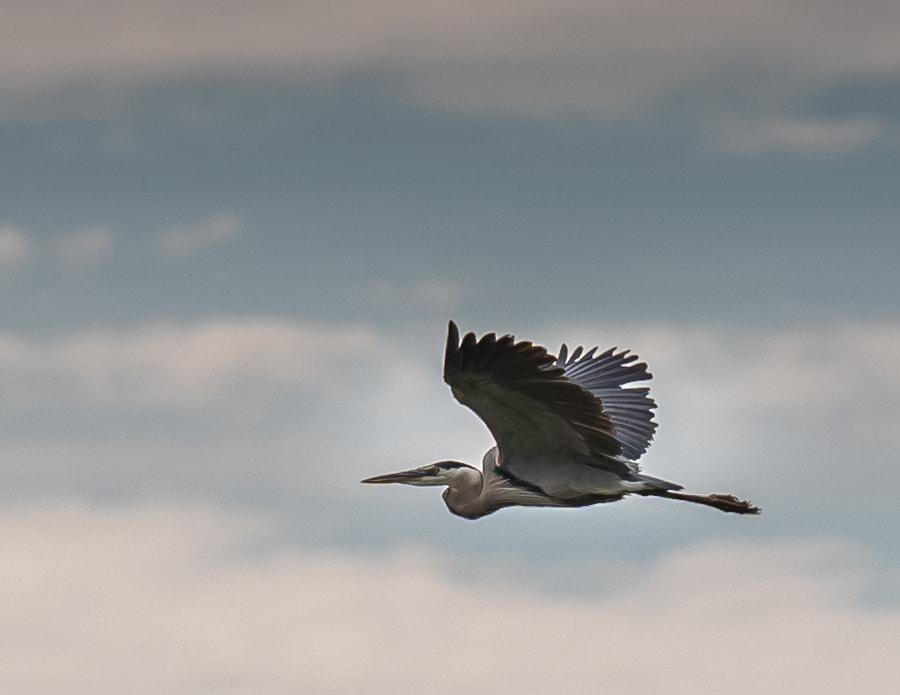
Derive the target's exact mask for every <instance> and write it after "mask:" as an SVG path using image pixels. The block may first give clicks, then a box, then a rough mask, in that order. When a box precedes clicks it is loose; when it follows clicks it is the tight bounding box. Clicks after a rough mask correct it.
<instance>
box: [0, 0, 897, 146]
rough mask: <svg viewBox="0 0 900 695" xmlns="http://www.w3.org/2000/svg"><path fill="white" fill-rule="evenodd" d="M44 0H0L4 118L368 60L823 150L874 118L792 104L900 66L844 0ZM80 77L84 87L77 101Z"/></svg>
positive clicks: (542, 104)
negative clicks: (738, 114)
mask: <svg viewBox="0 0 900 695" xmlns="http://www.w3.org/2000/svg"><path fill="white" fill-rule="evenodd" d="M52 5H53V7H52V9H48V5H47V3H42V4H40V5H36V4H35V3H30V2H24V1H22V2H12V3H9V2H8V3H6V4H5V6H4V19H5V21H4V22H3V24H2V27H0V66H5V67H2V68H0V84H2V85H3V87H2V91H0V94H2V95H3V96H4V102H5V104H6V105H5V106H4V108H3V111H4V112H5V113H6V114H7V116H9V115H10V114H15V113H16V109H19V110H24V111H26V112H28V111H29V110H30V111H34V110H35V109H36V108H37V107H38V106H40V105H43V106H41V108H40V113H41V117H42V118H46V114H47V113H54V111H51V110H49V109H47V108H46V103H45V102H43V101H42V100H41V97H42V95H46V94H49V93H53V92H58V93H59V94H60V95H62V96H64V97H65V99H64V100H60V102H61V103H60V104H59V109H58V110H56V111H55V113H62V112H64V111H66V112H71V110H72V109H73V108H74V109H76V110H77V112H78V115H79V116H84V115H87V114H91V113H93V112H94V110H95V109H96V108H98V105H99V107H101V108H104V109H105V108H109V107H110V95H111V94H114V93H116V92H117V91H118V90H123V93H124V92H125V91H127V89H128V88H132V87H134V86H135V85H141V84H151V83H159V82H160V81H162V80H166V79H176V80H177V79H183V78H185V77H187V78H191V77H198V76H199V77H204V76H220V77H221V76H230V77H234V76H235V75H241V76H248V75H249V76H257V75H265V76H266V78H267V79H268V80H269V81H272V80H274V81H276V82H277V81H283V82H285V83H288V84H291V83H295V82H297V81H301V82H305V83H310V84H312V83H321V82H322V81H327V80H330V79H334V78H338V77H340V76H341V75H345V74H352V73H353V72H354V71H359V70H368V71H371V70H375V71H381V72H382V73H386V74H390V75H392V77H393V80H392V83H393V84H395V85H398V84H399V85H401V86H403V87H404V88H405V93H406V94H407V95H409V96H411V97H412V98H415V99H421V100H424V101H427V102H428V103H430V104H435V103H437V104H440V105H442V106H443V107H445V108H448V109H452V110H464V111H474V112H479V113H481V112H501V113H502V112H515V113H529V114H537V115H544V114H560V113H563V114H571V113H576V114H578V113H580V114H587V115H590V116H597V115H599V116H614V117H615V116H623V115H624V116H627V117H628V118H629V119H630V120H633V119H634V118H635V117H636V116H638V115H641V114H643V115H645V116H646V114H647V112H648V110H649V111H652V110H653V108H656V107H659V108H662V109H663V110H664V111H665V113H666V116H665V117H666V118H669V117H672V116H673V110H672V109H671V107H670V105H666V106H663V104H668V102H669V100H672V101H674V102H675V103H680V104H682V105H684V104H691V106H689V107H688V111H689V112H691V113H695V112H701V113H702V112H705V111H706V110H707V109H710V111H709V112H710V113H713V114H716V113H720V112H721V111H722V110H723V108H725V109H726V110H728V108H729V105H733V104H735V103H744V104H751V105H753V106H752V109H753V110H759V109H762V110H765V109H766V108H769V109H772V110H774V111H775V112H776V113H781V114H782V115H781V116H779V118H777V119H776V122H777V123H779V124H780V125H778V126H777V127H775V126H771V125H770V126H768V127H767V128H766V129H765V130H764V131H762V132H760V133H759V134H757V135H754V136H753V137H749V136H748V135H746V134H744V135H743V136H742V137H741V138H739V140H738V142H737V143H736V144H735V145H734V147H735V149H738V150H740V149H742V148H743V149H746V148H748V147H751V146H754V147H756V146H762V147H772V146H773V142H774V144H777V145H778V146H780V147H784V146H794V145H795V144H796V145H799V146H800V147H801V148H802V149H809V148H810V147H813V146H817V145H819V144H820V143H823V142H824V145H825V149H826V150H829V151H830V150H833V148H834V143H833V141H832V140H831V136H832V135H835V134H836V135H837V136H838V137H839V139H841V141H842V142H844V143H846V144H850V143H852V142H856V141H857V140H859V139H860V138H863V139H865V138H864V137H863V136H866V137H868V136H869V135H870V133H869V131H868V130H867V127H864V128H863V129H862V130H864V131H866V132H864V133H863V132H860V126H859V125H857V124H856V123H855V122H854V123H849V124H831V125H823V124H822V123H815V122H814V120H813V121H810V122H808V123H803V122H802V121H800V120H796V119H795V120H794V121H793V122H792V119H787V120H784V114H786V113H790V112H791V110H792V107H795V106H796V103H797V101H798V99H799V100H802V99H803V98H804V97H806V96H809V95H811V94H815V93H816V91H817V90H821V89H823V88H825V87H827V86H828V85H833V84H838V83H846V81H847V80H853V79H856V78H876V79H880V78H883V77H884V76H886V75H896V74H898V72H900V48H898V46H897V41H896V30H895V28H896V25H897V20H898V17H897V12H898V10H897V7H896V4H894V3H892V2H888V1H885V0H866V1H864V2H859V3H854V5H853V6H852V8H851V7H850V6H849V5H847V6H844V5H840V4H834V3H824V4H823V3H820V2H814V1H813V0H782V1H781V2H775V1H773V0H755V1H754V2H739V1H737V0H734V1H731V2H720V1H715V0H701V1H699V2H696V1H694V2H687V1H683V2H679V1H674V2H672V1H670V2H666V1H665V0H652V1H650V2H642V3H637V4H636V3H630V4H629V3H621V2H618V1H617V0H604V1H602V2H589V1H587V0H566V1H563V2H556V3H546V2H516V3H512V2H509V0H483V1H482V2H477V3H476V2H459V3H452V4H448V3H444V2H437V1H420V2H411V1H410V0H391V1H389V2H382V3H378V5H377V8H376V7H374V6H373V5H372V4H371V3H367V2H362V1H360V0H344V1H341V2H312V3H308V2H307V3H285V2H282V1H281V0H261V1H260V2H255V3H252V4H248V3H227V4H224V5H223V4H222V3H216V2H210V1H209V0H193V1H191V2H183V1H182V2H176V1H175V0H162V1H159V2H153V3H150V2H131V3H120V2H113V1H112V0H88V1H86V2H81V3H79V4H78V9H77V10H76V9H74V7H73V6H71V4H70V3H65V2H57V3H52ZM84 86H87V87H88V89H87V90H84V89H81V93H85V94H88V93H89V94H91V97H90V99H89V100H86V101H81V102H79V100H78V99H73V98H72V97H73V96H75V95H76V94H77V93H78V91H79V88H80V87H84ZM735 97H737V98H736V99H735ZM63 106H65V108H63ZM188 111H190V109H188ZM194 113H195V114H196V111H194ZM210 117H211V116H210V114H207V115H206V116H202V117H201V119H200V120H201V122H208V120H209V118H210ZM188 120H191V117H190V116H189V117H188ZM726 120H728V119H726ZM654 123H655V124H658V119H657V120H655V121H654ZM655 127H656V126H655ZM760 138H761V141H759V142H758V140H759V139H760ZM773 139H774V141H773Z"/></svg>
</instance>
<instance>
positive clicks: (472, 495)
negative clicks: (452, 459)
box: [443, 468, 494, 519]
mask: <svg viewBox="0 0 900 695" xmlns="http://www.w3.org/2000/svg"><path fill="white" fill-rule="evenodd" d="M483 492H484V491H483V489H482V476H481V471H478V470H476V469H474V468H464V469H460V471H459V473H458V474H457V475H456V477H454V479H453V480H452V481H450V484H449V485H448V486H447V489H446V490H444V494H443V497H444V502H445V503H446V504H447V508H448V509H449V510H450V511H451V512H453V513H454V514H456V515H457V516H461V517H464V518H466V519H477V518H479V517H482V516H484V515H485V514H490V513H491V512H492V511H494V509H492V508H489V506H488V505H487V504H486V500H485V497H484V494H483Z"/></svg>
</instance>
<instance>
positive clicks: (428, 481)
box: [363, 321, 759, 519]
mask: <svg viewBox="0 0 900 695" xmlns="http://www.w3.org/2000/svg"><path fill="white" fill-rule="evenodd" d="M596 351H597V348H594V349H592V350H589V351H587V352H584V351H583V350H582V349H581V348H580V347H579V348H576V349H575V350H574V351H573V352H572V354H571V356H570V355H569V353H568V349H567V348H566V346H565V345H563V346H562V347H561V348H560V354H559V357H554V356H553V355H551V354H550V353H548V352H547V350H546V349H544V348H543V347H540V346H537V345H534V344H532V343H530V342H527V341H520V342H516V340H515V338H513V336H510V335H505V336H502V337H500V338H497V337H496V335H494V334H493V333H488V334H486V335H484V336H482V338H481V339H480V340H477V339H476V337H475V334H474V333H468V334H466V335H465V336H464V337H463V339H462V342H460V340H459V331H458V329H457V327H456V324H454V323H453V322H452V321H451V322H450V325H449V328H448V333H447V347H446V351H445V354H444V381H446V382H447V384H448V385H449V386H450V388H451V391H452V392H453V395H454V396H455V397H456V399H457V400H458V401H459V402H460V403H462V404H463V405H465V406H467V407H469V408H471V409H472V410H473V411H474V412H475V413H476V414H477V415H478V416H479V417H480V418H481V419H482V420H483V421H484V423H485V424H486V425H487V427H488V429H489V430H490V431H491V433H492V434H493V435H494V438H495V440H496V442H497V446H495V447H492V448H491V449H490V450H488V452H487V453H486V454H485V456H484V460H483V462H482V470H481V471H479V470H477V469H476V468H474V467H472V466H469V465H468V464H465V463H460V462H458V461H439V462H437V463H434V464H431V465H429V466H423V467H421V468H416V469H413V470H410V471H403V472H401V473H390V474H387V475H381V476H375V477H374V478H367V479H366V480H364V481H363V482H365V483H406V484H408V485H445V486H447V489H446V490H445V491H444V495H443V496H444V501H445V502H446V504H447V507H448V508H449V509H450V511H451V512H453V513H454V514H456V515H458V516H461V517H465V518H467V519H477V518H479V517H482V516H485V515H487V514H490V513H491V512H494V511H496V510H498V509H501V508H503V507H509V506H536V507H583V506H587V505H592V504H597V503H600V502H613V501H616V500H619V499H622V497H624V496H625V495H628V494H637V495H643V496H656V497H668V498H671V499H680V500H685V501H688V502H696V503H699V504H705V505H708V506H712V507H716V508H718V509H721V510H722V511H726V512H735V513H739V514H756V513H758V512H759V509H758V508H756V507H754V506H753V505H751V504H750V503H749V502H746V501H743V500H739V499H738V498H736V497H733V496H731V495H691V494H688V493H683V492H680V490H681V489H682V487H681V485H678V484H677V483H672V482H668V481H665V480H661V479H659V478H654V477H651V476H648V475H644V474H643V473H641V472H640V470H639V468H638V465H637V463H635V461H636V460H637V459H638V458H640V456H641V455H643V453H644V452H645V451H646V450H647V448H648V447H649V445H650V442H651V440H652V439H653V433H654V431H655V429H656V423H655V422H654V421H653V409H654V408H655V407H656V403H655V402H654V401H653V399H652V398H651V397H650V393H649V389H648V388H647V387H646V386H638V387H629V386H628V384H632V383H634V382H640V381H647V380H649V379H650V378H651V375H650V373H649V372H648V371H647V365H646V364H644V363H643V362H637V359H638V358H637V356H636V355H630V354H628V351H627V350H625V351H622V352H618V353H616V352H615V348H612V349H610V350H607V351H605V352H603V353H601V354H599V355H597V354H596Z"/></svg>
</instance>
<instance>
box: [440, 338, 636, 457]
mask: <svg viewBox="0 0 900 695" xmlns="http://www.w3.org/2000/svg"><path fill="white" fill-rule="evenodd" d="M579 354H580V353H579ZM444 381H446V382H447V384H449V385H450V387H451V389H452V391H453V395H454V396H455V397H456V399H457V400H458V401H459V402H460V403H462V404H464V405H466V406H468V407H469V408H471V409H472V410H473V411H474V412H475V413H476V414H477V415H478V416H479V417H480V418H481V419H482V420H484V422H485V424H486V425H487V426H488V429H490V430H491V433H492V434H493V435H494V437H495V439H496V440H497V445H498V446H499V448H500V451H501V452H502V453H503V454H504V455H506V456H510V455H512V453H513V452H516V453H520V454H522V455H527V456H529V457H534V456H539V455H541V454H542V453H546V454H549V453H552V454H558V453H561V452H564V451H569V452H571V453H574V454H580V455H587V456H591V457H596V458H598V459H600V460H602V462H603V465H604V466H606V465H608V466H609V467H610V468H611V469H616V470H619V469H621V472H622V473H623V474H627V473H630V469H628V467H627V465H625V464H624V463H621V462H616V461H614V460H612V459H611V457H615V456H618V455H620V454H621V453H622V444H621V443H620V441H619V440H618V439H617V437H616V430H615V427H614V424H613V421H612V420H611V418H610V417H609V415H608V414H607V413H605V412H604V410H603V406H602V405H601V403H600V401H599V400H598V399H597V398H595V397H594V396H593V395H592V394H591V393H590V392H589V391H586V390H585V389H584V388H582V387H581V386H580V385H579V384H578V383H576V382H575V381H573V380H570V379H569V378H567V376H566V373H565V371H564V370H563V368H562V367H561V366H560V365H559V364H558V363H557V359H556V358H555V357H553V356H552V355H550V354H549V353H548V352H547V351H546V349H544V348H543V347H540V346H537V345H534V344H533V343H531V342H528V341H520V342H516V341H515V338H513V337H512V336H510V335H504V336H502V337H500V338H498V337H497V336H496V335H495V334H494V333H487V334H485V335H483V336H482V337H481V339H476V337H475V334H474V333H467V334H466V335H465V336H463V338H462V341H461V342H460V340H459V330H458V329H457V327H456V324H455V323H453V322H452V321H451V322H450V325H449V328H448V331H447V348H446V352H445V355H444ZM600 460H598V461H597V464H598V465H599V464H600V463H601V461H600Z"/></svg>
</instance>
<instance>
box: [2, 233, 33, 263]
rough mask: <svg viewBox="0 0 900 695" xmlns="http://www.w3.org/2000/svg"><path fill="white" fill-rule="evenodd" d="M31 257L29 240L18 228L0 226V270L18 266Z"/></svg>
mask: <svg viewBox="0 0 900 695" xmlns="http://www.w3.org/2000/svg"><path fill="white" fill-rule="evenodd" d="M30 255H31V240H30V239H29V238H28V237H27V236H26V235H25V232H23V231H22V230H21V229H19V228H18V227H15V226H13V225H9V224H3V225H0V268H4V267H6V268H8V267H11V266H15V265H19V264H20V263H22V262H24V261H25V260H26V259H27V258H28V257H29V256H30Z"/></svg>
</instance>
